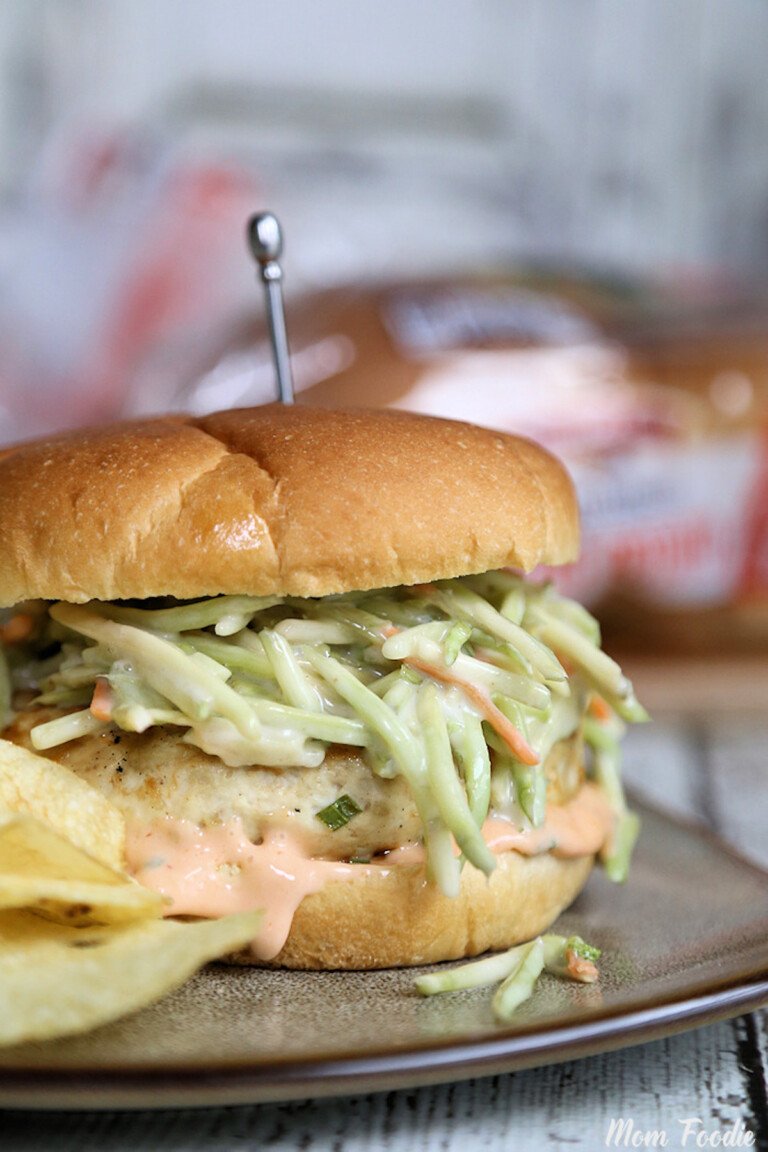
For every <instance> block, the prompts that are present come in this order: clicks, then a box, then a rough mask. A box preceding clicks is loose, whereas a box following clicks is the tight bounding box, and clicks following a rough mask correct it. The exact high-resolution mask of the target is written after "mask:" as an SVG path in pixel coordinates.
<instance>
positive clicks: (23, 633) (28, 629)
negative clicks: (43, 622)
mask: <svg viewBox="0 0 768 1152" xmlns="http://www.w3.org/2000/svg"><path fill="white" fill-rule="evenodd" d="M34 626H35V620H34V617H33V616H29V615H27V613H26V612H17V613H16V615H15V616H11V618H10V620H6V622H5V624H3V625H2V627H0V640H2V642H3V644H20V643H21V641H22V640H26V639H27V637H28V636H30V635H31V634H32V629H33V628H34Z"/></svg>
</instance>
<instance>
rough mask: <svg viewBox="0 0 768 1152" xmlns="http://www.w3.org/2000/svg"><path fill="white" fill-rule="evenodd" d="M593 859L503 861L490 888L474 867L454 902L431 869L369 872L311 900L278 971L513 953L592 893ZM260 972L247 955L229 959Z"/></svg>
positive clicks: (547, 856) (508, 856)
mask: <svg viewBox="0 0 768 1152" xmlns="http://www.w3.org/2000/svg"><path fill="white" fill-rule="evenodd" d="M593 863H594V860H593V857H592V856H575V857H569V858H559V857H556V856H553V855H551V853H549V852H547V853H543V854H542V855H540V856H521V855H518V853H516V852H504V853H502V854H501V855H499V856H498V858H497V865H496V868H495V870H494V871H493V872H492V873H491V875H490V877H488V878H486V877H485V876H484V875H483V874H482V872H478V871H477V870H476V869H475V868H472V867H471V865H465V867H464V869H463V870H462V874H461V889H460V891H459V895H458V896H455V897H448V896H444V895H443V894H442V892H440V890H439V889H438V887H437V885H435V884H429V883H427V882H426V878H425V873H424V866H423V864H422V865H420V864H410V865H402V864H400V865H397V866H396V867H394V868H390V869H388V870H387V869H381V870H380V871H381V874H380V875H371V870H366V869H365V868H361V869H360V871H361V873H362V874H361V875H360V876H354V877H353V878H352V879H350V880H344V881H336V882H334V881H331V882H330V883H327V884H325V885H324V887H323V888H322V889H321V890H320V891H319V892H314V893H312V894H311V895H309V896H305V897H304V899H303V900H302V902H301V904H300V905H299V907H298V909H297V910H296V913H295V915H294V917H293V924H292V925H291V931H290V934H289V936H288V939H287V941H286V943H285V945H284V947H283V948H282V950H281V951H280V952H279V953H278V955H277V956H276V957H275V958H274V960H273V961H271V963H272V964H274V965H276V966H280V967H284V968H315V969H334V968H342V969H348V968H356V969H366V968H399V967H405V966H408V965H413V964H436V963H439V962H440V961H442V960H462V959H464V958H465V957H470V956H479V955H480V953H482V952H488V951H492V950H499V949H505V948H511V947H512V946H513V945H515V944H521V943H522V942H523V941H524V940H531V939H532V938H533V937H534V936H537V935H539V933H541V932H544V931H545V930H546V929H547V928H548V927H549V926H550V924H552V923H553V921H555V920H556V919H557V917H558V916H559V915H560V913H561V912H562V911H563V909H564V908H567V907H568V905H569V904H572V903H573V901H574V900H575V899H576V897H577V896H578V894H579V893H580V892H581V890H582V888H583V887H584V885H585V884H586V882H587V880H588V878H589V875H590V872H591V871H592V865H593ZM231 959H233V960H234V961H235V962H236V963H240V964H253V962H254V959H253V955H252V954H251V953H249V952H248V951H245V950H244V951H243V952H240V953H238V954H237V955H236V956H234V957H231Z"/></svg>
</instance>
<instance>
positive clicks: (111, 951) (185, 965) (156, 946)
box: [0, 911, 261, 1044]
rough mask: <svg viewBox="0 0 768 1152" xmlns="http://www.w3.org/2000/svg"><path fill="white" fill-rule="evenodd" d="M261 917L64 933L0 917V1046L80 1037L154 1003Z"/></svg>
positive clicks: (13, 916)
mask: <svg viewBox="0 0 768 1152" xmlns="http://www.w3.org/2000/svg"><path fill="white" fill-rule="evenodd" d="M260 921H261V913H259V912H243V913H238V914H237V915H234V916H227V917H224V918H223V919H221V920H200V921H195V922H194V923H181V922H178V921H175V920H145V921H140V922H138V923H135V924H125V925H116V926H112V927H108V928H70V927H67V926H65V925H62V924H54V923H52V922H50V921H48V920H43V919H41V917H39V916H35V915H34V914H33V913H31V912H16V911H12V912H2V913H0V1044H17V1043H20V1042H21V1041H25V1040H50V1039H52V1038H53V1037H56V1036H67V1035H70V1034H71V1033H74V1032H85V1031H87V1030H88V1029H90V1028H95V1027H97V1025H99V1024H105V1023H107V1022H108V1021H110V1020H115V1019H117V1018H118V1017H120V1016H125V1015H127V1014H128V1013H129V1012H134V1011H136V1010H137V1009H138V1008H143V1007H145V1006H146V1005H147V1004H151V1003H152V1002H153V1001H154V1000H158V999H160V997H161V996H163V995H165V993H166V992H170V991H171V990H172V989H174V988H177V987H179V985H181V984H183V983H184V981H185V980H187V979H188V978H189V977H190V976H191V975H192V974H193V973H194V972H196V971H197V969H198V968H200V967H201V966H202V965H203V964H205V963H206V962H207V961H209V960H213V959H216V957H218V956H222V955H224V954H225V953H227V952H233V951H235V950H236V949H238V948H242V947H244V946H245V945H246V944H247V943H248V942H249V941H250V940H252V939H253V938H254V937H255V936H256V934H257V932H258V929H259V924H260Z"/></svg>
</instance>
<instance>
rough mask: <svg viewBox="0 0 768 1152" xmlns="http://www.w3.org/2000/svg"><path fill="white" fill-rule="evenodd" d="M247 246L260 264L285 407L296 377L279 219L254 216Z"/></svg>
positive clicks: (272, 342)
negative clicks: (288, 328) (287, 327)
mask: <svg viewBox="0 0 768 1152" xmlns="http://www.w3.org/2000/svg"><path fill="white" fill-rule="evenodd" d="M248 243H249V245H250V249H251V252H252V253H253V255H254V257H255V258H256V261H257V263H258V265H259V274H260V276H261V280H262V283H263V285H264V290H265V293H266V298H267V323H268V324H269V338H270V342H271V344H272V357H273V360H274V363H275V376H276V378H277V389H278V394H279V399H280V401H281V402H282V403H283V404H293V376H292V374H291V358H290V354H289V352H288V335H287V333H286V330H285V311H284V309H283V290H282V279H283V270H282V268H281V267H280V264H279V260H280V255H281V253H282V251H283V234H282V232H281V230H280V224H279V223H278V220H277V217H276V216H273V215H272V213H271V212H257V213H256V215H255V216H251V218H250V220H249V221H248Z"/></svg>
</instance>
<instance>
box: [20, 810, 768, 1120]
mask: <svg viewBox="0 0 768 1152" xmlns="http://www.w3.org/2000/svg"><path fill="white" fill-rule="evenodd" d="M633 804H634V806H636V807H637V808H639V809H640V815H641V818H642V815H643V811H645V812H646V813H648V814H649V815H651V816H653V817H654V818H656V819H660V820H662V821H663V822H664V823H666V824H668V825H671V826H672V827H677V828H680V829H682V830H684V831H685V832H686V833H687V834H688V835H691V836H693V837H696V838H698V839H700V840H704V841H706V842H707V844H708V845H709V846H710V847H711V848H712V849H713V850H714V851H717V852H719V853H723V854H725V855H726V856H728V857H729V858H730V859H731V860H732V861H733V862H734V863H735V864H736V865H738V866H739V867H740V868H741V869H743V870H745V871H746V872H748V873H749V874H751V876H752V877H753V878H759V879H760V880H762V881H764V882H766V881H768V869H764V868H762V867H761V866H760V865H759V864H757V863H756V862H755V861H754V860H750V859H749V858H748V857H746V856H744V855H742V854H741V853H740V852H739V850H738V849H736V848H734V847H733V846H732V845H731V844H729V843H727V842H726V841H724V840H723V839H722V838H721V837H720V836H719V835H718V834H717V833H716V832H714V831H713V830H712V829H711V828H710V827H707V826H706V825H704V824H702V823H700V822H697V821H696V820H691V819H686V818H685V817H681V816H680V815H679V814H678V813H674V812H669V811H665V810H664V809H663V808H660V807H658V806H657V805H656V804H654V803H653V802H652V801H649V800H648V799H646V798H645V797H643V796H642V794H638V792H637V791H636V792H635V795H634V796H633ZM766 949H767V955H766V960H765V964H764V965H763V963H762V961H761V962H760V964H759V965H757V966H756V967H755V968H754V969H752V970H749V971H747V972H744V971H742V972H738V973H734V974H731V975H730V976H729V975H728V974H725V975H724V977H723V979H722V981H718V980H717V978H716V977H715V978H713V977H712V976H710V977H708V978H707V979H706V981H705V982H704V983H702V984H701V986H700V987H698V988H697V987H696V985H695V984H693V985H692V986H691V989H690V994H686V993H683V994H682V995H681V994H680V993H679V992H674V991H670V992H667V993H665V994H661V995H660V996H659V997H658V999H654V1000H653V1001H652V1002H651V1003H650V1004H649V1003H645V1004H639V1005H636V1006H634V1007H633V1006H632V1005H631V1004H630V1005H628V1006H627V1007H626V1008H625V1009H624V1010H618V1011H617V1010H616V1009H610V1008H606V1009H604V1010H603V1011H598V1012H596V1013H595V1014H593V1015H590V1016H589V1017H588V1018H587V1019H580V1020H575V1021H571V1022H570V1023H567V1024H560V1023H558V1022H557V1020H553V1021H550V1022H545V1023H541V1022H539V1023H535V1024H531V1025H530V1026H528V1027H524V1028H516V1029H514V1031H510V1030H500V1031H499V1032H498V1033H495V1034H493V1035H488V1034H483V1035H482V1036H478V1037H476V1038H474V1039H473V1038H472V1037H469V1038H465V1039H462V1040H455V1039H446V1040H444V1041H440V1040H436V1039H434V1038H433V1039H432V1040H431V1041H429V1042H427V1043H425V1044H423V1045H421V1044H419V1045H416V1046H414V1045H411V1046H409V1047H408V1048H405V1049H402V1050H392V1049H387V1050H382V1051H380V1052H368V1053H366V1055H364V1056H361V1055H358V1054H356V1053H351V1052H350V1053H342V1054H339V1055H335V1056H327V1057H326V1056H319V1057H316V1058H314V1059H297V1058H288V1059H286V1060H285V1061H277V1062H271V1063H269V1064H266V1063H264V1062H261V1063H257V1062H255V1061H253V1060H250V1061H249V1060H247V1059H245V1060H244V1059H243V1058H242V1057H234V1058H232V1059H231V1060H227V1059H217V1060H216V1063H215V1064H214V1065H208V1066H206V1065H204V1064H197V1063H195V1064H183V1063H179V1062H178V1061H176V1062H174V1061H169V1062H167V1063H162V1064H159V1063H157V1062H155V1063H153V1064H149V1063H147V1064H132V1065H123V1066H120V1067H118V1066H116V1065H114V1064H112V1065H110V1066H109V1067H104V1066H103V1065H99V1064H98V1063H95V1062H94V1063H89V1062H85V1061H83V1062H81V1063H79V1064H78V1065H76V1066H74V1067H64V1066H61V1065H59V1066H54V1065H50V1064H49V1065H45V1064H40V1063H38V1064H36V1065H33V1064H19V1065H16V1066H15V1067H14V1066H13V1065H11V1064H8V1065H2V1066H0V1108H5V1109H8V1110H11V1111H22V1110H30V1111H56V1110H62V1111H109V1110H112V1109H121V1110H122V1109H125V1110H131V1111H161V1110H163V1109H175V1108H184V1109H188V1108H208V1107H218V1106H222V1105H227V1106H237V1105H249V1104H258V1103H269V1102H280V1101H288V1100H299V1099H310V1098H320V1097H329V1096H343V1095H356V1094H359V1093H362V1092H372V1091H390V1090H393V1089H395V1090H396V1089H399V1088H416V1087H422V1086H424V1085H427V1084H438V1083H445V1082H450V1081H458V1080H462V1079H469V1078H472V1077H475V1076H490V1075H494V1074H496V1073H498V1072H512V1071H517V1070H521V1069H524V1068H533V1067H541V1066H543V1065H548V1064H558V1063H563V1062H565V1061H568V1060H572V1059H579V1058H582V1057H587V1056H590V1055H595V1054H597V1053H600V1052H607V1051H613V1050H616V1049H619V1048H623V1047H629V1046H631V1045H635V1044H641V1043H647V1042H650V1041H652V1040H654V1039H658V1038H661V1037H663V1036H668V1035H672V1034H675V1033H678V1032H683V1031H687V1030H690V1029H693V1028H696V1027H699V1026H701V1025H703V1024H707V1023H714V1022H715V1021H717V1020H722V1019H728V1018H732V1017H734V1016H739V1015H742V1014H743V1013H746V1012H751V1011H755V1010H756V1009H758V1008H761V1007H763V1006H766V1005H768V943H767V944H766Z"/></svg>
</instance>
